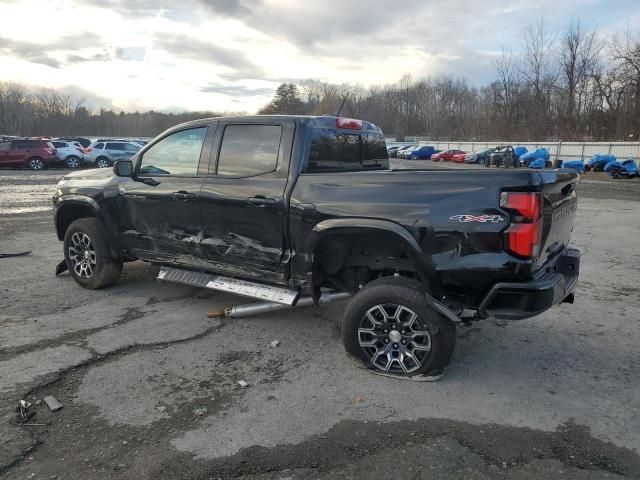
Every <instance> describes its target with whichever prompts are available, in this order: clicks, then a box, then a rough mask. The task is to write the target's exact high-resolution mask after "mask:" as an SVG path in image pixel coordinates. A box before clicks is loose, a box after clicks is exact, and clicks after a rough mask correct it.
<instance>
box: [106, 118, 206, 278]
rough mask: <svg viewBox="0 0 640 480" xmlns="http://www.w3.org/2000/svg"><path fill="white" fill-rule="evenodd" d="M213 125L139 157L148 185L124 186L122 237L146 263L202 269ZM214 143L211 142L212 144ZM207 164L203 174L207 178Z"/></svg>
mask: <svg viewBox="0 0 640 480" xmlns="http://www.w3.org/2000/svg"><path fill="white" fill-rule="evenodd" d="M211 128H213V129H214V130H215V126H213V127H210V126H208V125H202V126H196V127H189V128H185V129H181V130H178V131H174V132H171V133H169V134H168V135H166V136H165V137H163V138H161V139H160V140H158V141H156V142H155V143H154V144H153V145H151V146H150V147H149V148H148V149H147V150H146V151H144V152H142V153H141V154H140V155H139V157H138V158H137V167H136V168H137V175H138V177H139V180H146V181H147V182H148V183H152V184H153V183H157V184H155V185H152V184H145V183H144V182H143V181H133V180H131V181H127V182H122V183H121V184H120V186H119V188H120V198H121V202H122V205H121V211H120V212H119V215H118V217H119V218H120V236H121V237H120V238H122V239H123V242H124V247H125V248H126V249H128V250H131V251H132V252H133V253H134V254H135V256H137V257H140V258H144V259H146V260H158V261H171V262H175V263H177V264H183V265H188V266H200V262H199V258H200V257H202V255H201V253H200V250H199V243H200V239H201V238H202V215H201V212H200V205H199V199H200V190H201V188H202V181H203V176H204V175H200V171H199V167H200V160H201V158H203V159H206V160H204V162H205V163H206V164H207V165H208V160H209V148H208V147H207V141H206V140H207V139H209V140H212V135H213V132H211V133H210V136H207V132H208V131H209V129H211ZM209 143H210V142H209ZM206 172H207V170H206V165H205V170H204V172H203V173H205V174H206Z"/></svg>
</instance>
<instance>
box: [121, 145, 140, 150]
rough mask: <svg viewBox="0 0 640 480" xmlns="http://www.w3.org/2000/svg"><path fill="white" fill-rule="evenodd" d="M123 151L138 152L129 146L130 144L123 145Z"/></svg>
mask: <svg viewBox="0 0 640 480" xmlns="http://www.w3.org/2000/svg"><path fill="white" fill-rule="evenodd" d="M124 149H125V150H126V151H127V152H137V151H138V150H140V148H138V147H136V146H135V145H131V144H130V143H125V144H124Z"/></svg>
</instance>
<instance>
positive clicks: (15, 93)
mask: <svg viewBox="0 0 640 480" xmlns="http://www.w3.org/2000/svg"><path fill="white" fill-rule="evenodd" d="M222 115H223V114H222V113H220V112H184V113H166V112H157V111H153V110H151V111H147V112H124V111H120V112H116V111H114V110H112V109H105V108H101V109H99V110H98V111H91V110H90V108H89V107H88V106H87V105H86V101H85V100H84V99H83V98H77V97H74V96H72V95H67V94H64V93H61V92H59V91H56V90H54V89H40V90H36V91H32V90H30V89H28V88H27V87H25V86H24V85H20V84H17V83H13V82H0V134H4V135H18V136H31V135H47V136H64V135H88V136H96V135H104V136H113V137H153V136H155V135H157V134H158V133H160V132H162V131H164V130H166V129H167V128H169V127H171V126H173V125H176V124H178V123H182V122H187V121H189V120H195V119H198V118H206V117H219V116H222Z"/></svg>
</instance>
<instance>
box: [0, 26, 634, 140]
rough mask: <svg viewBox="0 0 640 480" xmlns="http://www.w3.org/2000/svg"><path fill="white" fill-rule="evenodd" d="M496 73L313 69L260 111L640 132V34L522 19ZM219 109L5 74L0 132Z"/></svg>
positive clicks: (398, 129) (539, 135) (493, 129)
mask: <svg viewBox="0 0 640 480" xmlns="http://www.w3.org/2000/svg"><path fill="white" fill-rule="evenodd" d="M493 68H494V74H495V80H494V81H492V82H490V83H488V84H486V85H482V86H473V85H470V84H469V82H468V81H467V80H466V79H464V78H459V77H455V76H451V75H437V76H426V77H424V78H415V79H414V78H412V77H410V76H404V77H402V78H401V79H400V80H399V81H398V82H397V83H395V84H392V85H374V86H371V87H368V88H365V87H363V86H361V85H357V84H355V85H354V84H341V85H335V84H331V83H327V82H322V81H319V80H314V79H308V80H303V81H300V82H297V83H296V84H294V83H283V84H281V85H280V86H279V87H278V88H277V91H276V93H275V96H274V97H273V99H272V100H271V101H270V102H269V103H268V104H267V105H265V106H264V107H263V108H262V109H261V110H260V111H259V113H264V114H314V115H321V114H324V113H335V112H336V111H337V110H338V109H339V108H340V106H341V105H343V107H342V114H343V115H348V116H353V117H357V118H362V119H366V120H369V121H372V122H374V123H376V124H377V125H379V126H380V127H381V128H382V130H383V131H384V132H385V133H386V134H387V135H395V136H396V137H399V138H403V137H405V136H421V137H426V138H430V139H433V140H478V141H482V140H496V139H501V140H520V141H544V140H567V141H569V140H584V141H589V140H591V141H598V140H608V141H611V140H636V141H637V140H639V139H640V138H639V136H640V37H638V35H632V34H630V33H629V32H626V33H624V34H622V35H618V36H615V37H614V38H612V39H608V40H605V39H603V38H602V37H601V36H600V35H599V34H598V32H597V31H591V30H586V29H585V28H584V27H583V26H582V25H581V24H580V22H579V21H572V22H571V23H569V24H568V25H567V27H566V28H565V29H563V30H562V31H560V32H553V31H550V30H549V29H548V28H547V27H546V26H545V24H544V22H543V21H538V22H536V23H533V24H530V25H528V26H526V27H525V28H524V29H523V34H522V45H521V48H520V49H519V53H514V52H513V51H511V50H509V49H503V50H502V53H501V55H499V56H498V57H497V58H496V60H495V62H494V65H493ZM220 115H223V114H222V113H220V112H186V113H166V112H157V111H148V112H142V113H141V112H123V111H120V112H116V111H114V110H112V109H104V108H102V109H100V110H98V111H92V110H91V109H90V107H89V106H88V105H87V102H86V101H85V100H84V99H82V98H77V97H74V96H72V95H66V94H63V93H61V92H59V91H56V90H52V89H42V90H39V91H33V90H30V89H28V88H26V87H25V86H23V85H19V84H15V83H7V82H4V83H3V82H0V134H15V135H58V136H59V135H109V136H132V137H136V136H154V135H156V134H158V133H159V132H161V131H163V130H164V129H166V128H168V127H170V126H172V125H175V124H177V123H180V122H184V121H188V120H192V119H196V118H202V117H208V116H220Z"/></svg>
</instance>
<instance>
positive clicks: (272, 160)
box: [200, 119, 295, 283]
mask: <svg viewBox="0 0 640 480" xmlns="http://www.w3.org/2000/svg"><path fill="white" fill-rule="evenodd" d="M294 130H295V123H294V122H293V121H291V120H281V121H273V120H268V119H265V120H264V121H262V120H256V121H252V122H250V123H247V122H240V121H232V120H222V121H221V122H220V124H219V126H218V129H217V132H216V138H215V140H214V142H213V145H214V147H213V149H212V155H211V161H210V168H209V175H208V176H207V178H205V180H204V183H203V186H202V192H201V200H200V204H201V209H202V218H203V223H204V232H203V238H202V241H201V246H202V251H203V253H204V254H205V256H206V258H207V259H208V261H210V262H211V263H212V265H216V269H219V270H222V271H225V272H228V273H230V274H232V275H236V276H241V277H252V278H256V279H261V280H264V281H271V282H275V283H278V282H282V281H284V280H286V278H287V277H288V273H289V263H288V262H289V259H290V254H289V251H288V244H287V236H286V235H285V232H286V231H287V228H288V205H287V199H286V198H285V187H286V185H287V175H288V172H289V159H290V156H291V147H292V142H293V135H294Z"/></svg>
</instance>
